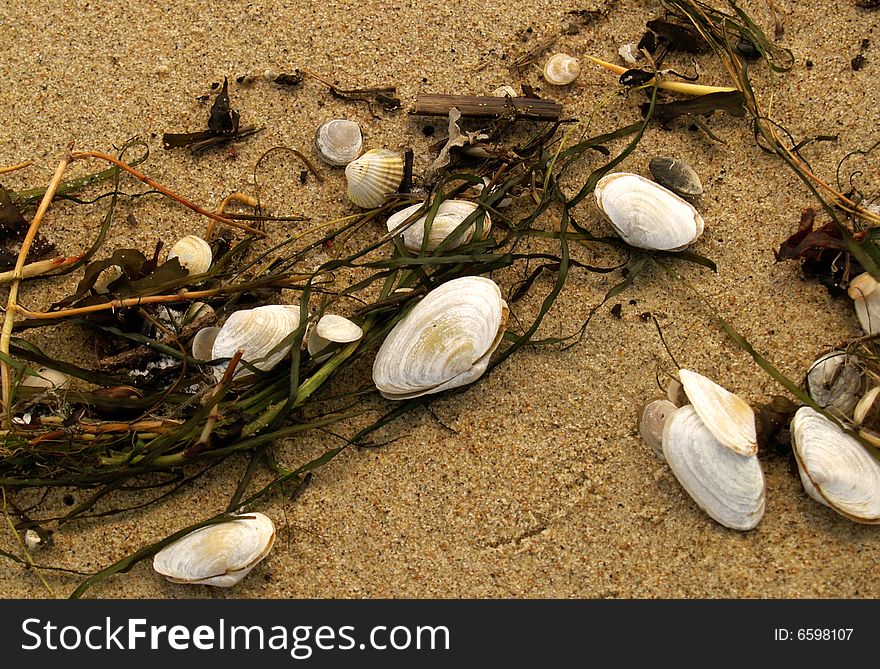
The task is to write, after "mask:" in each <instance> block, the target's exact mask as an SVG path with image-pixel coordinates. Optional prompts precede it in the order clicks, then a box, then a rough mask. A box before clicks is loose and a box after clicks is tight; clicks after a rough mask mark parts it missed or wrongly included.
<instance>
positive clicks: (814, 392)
mask: <svg viewBox="0 0 880 669" xmlns="http://www.w3.org/2000/svg"><path fill="white" fill-rule="evenodd" d="M806 387H807V392H808V393H809V395H810V397H812V398H813V399H814V400H816V404H818V405H819V406H820V407H822V408H823V409H828V410H829V411H834V412H835V413H839V414H840V415H841V416H847V415H849V412H850V411H852V409H853V407H855V405H856V402H858V401H859V397H860V396H861V394H862V391H863V390H864V388H865V373H864V371H863V370H862V367H861V365H860V364H859V359H858V357H857V356H855V355H847V354H846V353H844V352H843V351H831V352H830V353H826V354H825V355H823V356H821V357H820V358H819V359H818V360H816V362H814V363H813V364H812V365H811V366H810V369H809V371H808V372H807V380H806Z"/></svg>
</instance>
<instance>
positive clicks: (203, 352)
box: [191, 327, 220, 362]
mask: <svg viewBox="0 0 880 669" xmlns="http://www.w3.org/2000/svg"><path fill="white" fill-rule="evenodd" d="M219 332H220V328H218V327H210V328H202V329H201V330H199V331H198V332H196V334H195V336H194V337H193V338H192V342H191V349H192V356H193V360H196V361H198V362H208V361H209V360H213V358H212V357H211V356H212V353H213V351H214V342H215V341H217V335H218V334H219Z"/></svg>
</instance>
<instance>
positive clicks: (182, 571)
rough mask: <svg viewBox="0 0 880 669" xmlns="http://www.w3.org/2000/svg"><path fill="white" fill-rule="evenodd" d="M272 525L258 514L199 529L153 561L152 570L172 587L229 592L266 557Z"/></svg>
mask: <svg viewBox="0 0 880 669" xmlns="http://www.w3.org/2000/svg"><path fill="white" fill-rule="evenodd" d="M274 543H275V525H274V524H273V523H272V520H271V519H270V518H269V517H267V516H265V515H263V514H262V513H248V514H245V515H243V516H242V517H241V518H236V519H235V520H230V521H229V522H225V523H217V524H215V525H208V526H206V527H202V528H200V529H198V530H195V531H194V532H191V533H189V534H187V535H186V536H185V537H182V538H180V539H178V540H177V541H175V542H174V543H172V544H170V545H168V546H166V547H165V548H163V549H162V550H161V551H159V552H158V553H156V555H155V556H154V557H153V569H155V570H156V571H157V572H158V573H159V574H161V575H162V576H164V577H165V578H167V579H168V580H169V581H171V582H172V583H188V584H192V585H215V586H218V587H221V588H229V587H232V586H233V585H235V584H236V583H238V582H239V581H240V580H241V579H243V578H244V577H245V576H247V575H248V573H249V572H250V571H251V570H252V569H253V568H254V567H255V566H256V565H257V563H258V562H260V560H262V559H263V558H265V557H266V556H267V555H269V551H271V550H272V545H273V544H274Z"/></svg>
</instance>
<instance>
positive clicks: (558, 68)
mask: <svg viewBox="0 0 880 669" xmlns="http://www.w3.org/2000/svg"><path fill="white" fill-rule="evenodd" d="M580 73H581V64H580V63H579V62H578V60H577V58H573V57H571V56H569V55H568V54H567V53H554V54H553V55H552V56H550V58H548V59H547V62H546V63H545V64H544V79H545V80H546V81H547V83H548V84H553V85H554V86H565V85H566V84H570V83H571V82H572V81H574V80H575V79H577V76H578V75H579V74H580Z"/></svg>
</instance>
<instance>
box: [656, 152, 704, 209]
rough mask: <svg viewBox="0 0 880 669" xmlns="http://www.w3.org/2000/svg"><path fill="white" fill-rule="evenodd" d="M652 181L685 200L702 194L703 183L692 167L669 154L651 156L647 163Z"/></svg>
mask: <svg viewBox="0 0 880 669" xmlns="http://www.w3.org/2000/svg"><path fill="white" fill-rule="evenodd" d="M648 169H650V170H651V176H653V177H654V181H656V182H657V183H658V184H660V185H661V186H663V187H664V188H668V189H669V190H671V191H672V192H673V193H675V194H676V195H679V196H681V197H683V198H684V199H686V200H693V199H694V198H698V197H700V195H702V194H703V183H702V182H701V181H700V177H699V176H697V173H696V172H695V171H694V168H693V167H691V166H690V165H688V164H687V163H686V162H684V161H683V160H678V159H677V158H671V157H669V156H657V157H656V158H651V161H650V162H649V163H648Z"/></svg>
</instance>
